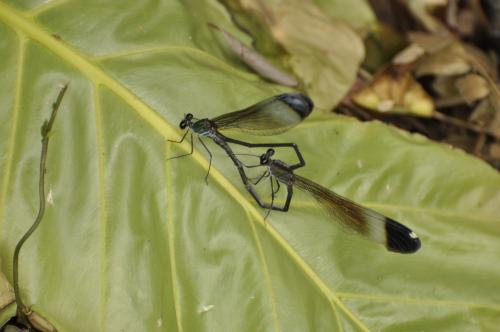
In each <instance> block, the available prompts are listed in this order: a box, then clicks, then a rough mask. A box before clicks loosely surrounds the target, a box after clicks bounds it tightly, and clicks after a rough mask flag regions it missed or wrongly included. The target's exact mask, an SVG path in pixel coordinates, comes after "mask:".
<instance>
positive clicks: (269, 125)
mask: <svg viewBox="0 0 500 332" xmlns="http://www.w3.org/2000/svg"><path fill="white" fill-rule="evenodd" d="M313 107H314V104H313V102H312V101H311V99H310V98H309V97H307V96H306V95H303V94H301V93H283V94H280V95H277V96H274V97H271V98H268V99H265V100H263V101H261V102H259V103H257V104H255V105H252V106H250V107H248V108H245V109H243V110H240V111H236V112H232V113H227V114H223V115H220V116H218V117H216V118H213V119H207V118H205V119H196V118H195V117H194V116H193V115H192V114H191V113H188V114H186V115H185V117H184V119H183V120H182V121H181V122H180V124H179V127H180V128H181V129H187V130H186V132H185V134H184V135H183V136H182V138H181V140H180V141H170V142H174V143H181V142H183V141H184V139H185V138H186V137H187V135H188V133H189V132H190V131H191V136H190V142H191V151H190V152H189V153H185V154H182V155H178V156H175V157H171V158H169V159H174V158H180V157H184V156H188V155H191V154H192V153H193V145H194V141H193V133H195V134H197V136H198V140H199V141H200V143H201V145H202V146H203V147H204V148H205V150H206V151H207V153H208V155H209V158H210V159H209V164H208V172H207V175H206V177H205V181H208V175H209V173H210V168H211V166H212V153H211V152H210V150H209V149H208V148H207V146H206V145H205V143H204V142H203V140H202V137H208V138H211V139H212V140H214V142H215V143H217V144H218V145H219V146H220V147H222V148H223V149H224V150H225V151H226V153H227V154H228V155H229V157H230V158H231V159H232V160H233V162H234V164H235V165H236V166H237V167H238V170H239V172H240V175H241V176H242V180H243V182H244V183H245V184H246V180H247V179H246V176H245V172H244V170H243V168H242V164H241V163H240V162H239V160H238V159H237V158H236V157H235V156H234V153H233V152H232V150H231V148H230V147H229V145H228V144H227V143H234V144H239V145H243V146H246V147H252V148H253V147H292V148H293V149H294V150H295V152H296V154H297V157H298V158H299V160H300V161H301V163H302V164H303V165H305V162H304V160H303V159H302V156H301V154H300V152H299V149H298V147H297V145H296V144H295V143H248V142H244V141H240V140H236V139H233V138H230V137H227V136H224V135H223V134H221V133H220V132H219V130H225V129H239V130H242V131H245V132H249V133H251V134H255V135H274V134H278V133H282V132H284V131H286V130H288V129H290V128H292V127H294V126H296V125H297V124H298V123H299V122H301V121H302V120H303V119H304V118H305V117H307V116H308V115H309V114H310V113H311V111H312V109H313ZM252 195H253V194H252ZM254 198H255V196H254Z"/></svg>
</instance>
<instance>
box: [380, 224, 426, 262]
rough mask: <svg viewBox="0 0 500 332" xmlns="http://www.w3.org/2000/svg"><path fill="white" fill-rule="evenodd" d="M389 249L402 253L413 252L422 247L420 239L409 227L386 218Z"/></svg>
mask: <svg viewBox="0 0 500 332" xmlns="http://www.w3.org/2000/svg"><path fill="white" fill-rule="evenodd" d="M385 221H386V223H385V230H386V234H387V235H386V236H387V249H388V250H390V251H394V252H398V253H401V254H411V253H414V252H416V251H418V249H420V239H419V238H418V236H417V234H415V232H413V231H412V230H411V229H409V228H408V227H406V226H404V225H402V224H400V223H398V222H397V221H394V220H392V219H389V218H386V220H385Z"/></svg>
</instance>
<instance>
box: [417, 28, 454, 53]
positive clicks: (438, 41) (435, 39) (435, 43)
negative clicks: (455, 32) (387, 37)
mask: <svg viewBox="0 0 500 332" xmlns="http://www.w3.org/2000/svg"><path fill="white" fill-rule="evenodd" d="M408 39H409V40H410V41H411V42H412V43H415V44H417V45H419V46H420V47H422V48H423V49H424V50H425V51H426V52H427V53H436V52H439V51H440V50H442V49H443V48H446V47H448V46H449V45H450V44H451V43H453V39H452V38H450V36H447V35H446V36H440V35H432V34H429V33H425V32H416V31H415V32H410V33H408Z"/></svg>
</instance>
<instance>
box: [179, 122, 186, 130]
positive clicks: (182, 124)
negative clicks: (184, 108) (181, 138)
mask: <svg viewBox="0 0 500 332" xmlns="http://www.w3.org/2000/svg"><path fill="white" fill-rule="evenodd" d="M186 126H187V123H186V120H182V121H181V123H180V124H179V127H181V129H186Z"/></svg>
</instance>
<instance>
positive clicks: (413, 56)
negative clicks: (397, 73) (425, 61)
mask: <svg viewBox="0 0 500 332" xmlns="http://www.w3.org/2000/svg"><path fill="white" fill-rule="evenodd" d="M424 53H425V50H424V49H423V48H422V47H421V46H420V45H418V44H415V43H413V44H410V46H408V47H406V48H405V49H404V50H402V51H401V52H399V53H398V54H396V56H395V57H394V59H392V63H393V64H395V65H405V64H409V63H412V62H415V61H416V60H418V59H419V58H420V57H421V56H422V55H424Z"/></svg>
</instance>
